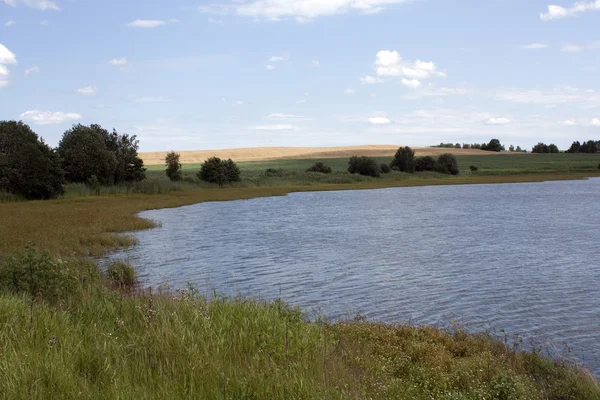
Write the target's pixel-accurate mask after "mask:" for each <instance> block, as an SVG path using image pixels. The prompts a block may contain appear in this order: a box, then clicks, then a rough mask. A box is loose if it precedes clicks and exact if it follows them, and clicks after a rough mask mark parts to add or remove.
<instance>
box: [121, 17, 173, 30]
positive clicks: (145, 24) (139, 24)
mask: <svg viewBox="0 0 600 400" xmlns="http://www.w3.org/2000/svg"><path fill="white" fill-rule="evenodd" d="M165 24H166V22H165V21H161V20H157V19H136V20H135V21H132V22H130V23H128V24H127V26H129V27H131V28H157V27H159V26H162V25H165Z"/></svg>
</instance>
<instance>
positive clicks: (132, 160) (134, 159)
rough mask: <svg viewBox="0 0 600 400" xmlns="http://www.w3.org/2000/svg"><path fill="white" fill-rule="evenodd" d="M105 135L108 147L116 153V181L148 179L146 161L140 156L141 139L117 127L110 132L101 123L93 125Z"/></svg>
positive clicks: (93, 127) (92, 127) (92, 126)
mask: <svg viewBox="0 0 600 400" xmlns="http://www.w3.org/2000/svg"><path fill="white" fill-rule="evenodd" d="M90 128H91V129H93V130H96V131H97V132H100V133H101V134H102V137H104V143H105V144H106V149H107V150H108V151H110V152H111V153H113V154H114V155H115V159H116V164H115V170H114V179H113V180H114V182H115V183H121V182H137V181H142V180H144V179H146V169H145V168H144V162H143V161H142V159H141V158H139V157H138V147H139V140H137V136H135V135H133V136H129V135H128V134H123V135H120V134H119V133H118V132H117V130H116V129H113V131H112V133H109V132H108V131H107V130H106V129H103V128H102V127H101V126H100V125H91V126H90Z"/></svg>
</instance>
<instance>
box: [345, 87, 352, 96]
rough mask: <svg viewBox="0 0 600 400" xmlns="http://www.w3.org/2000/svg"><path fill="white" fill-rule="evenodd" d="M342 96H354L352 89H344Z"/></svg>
mask: <svg viewBox="0 0 600 400" xmlns="http://www.w3.org/2000/svg"><path fill="white" fill-rule="evenodd" d="M344 94H347V95H351V94H354V90H352V89H350V88H348V89H345V90H344Z"/></svg>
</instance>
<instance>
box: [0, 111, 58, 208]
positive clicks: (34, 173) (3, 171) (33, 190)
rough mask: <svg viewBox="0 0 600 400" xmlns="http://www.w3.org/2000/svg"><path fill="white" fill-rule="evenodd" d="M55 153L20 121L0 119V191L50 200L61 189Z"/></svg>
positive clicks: (56, 195) (28, 197) (27, 197)
mask: <svg viewBox="0 0 600 400" xmlns="http://www.w3.org/2000/svg"><path fill="white" fill-rule="evenodd" d="M63 181H64V171H63V170H62V168H61V164H60V159H59V157H58V154H56V152H55V151H54V150H52V149H51V148H50V147H48V145H46V144H45V143H44V141H43V140H42V139H39V138H38V135H36V134H35V133H34V132H33V131H32V130H31V128H30V127H29V126H27V125H25V124H24V123H22V122H16V121H0V192H2V191H5V192H8V193H12V194H14V195H18V196H22V197H24V198H26V199H53V198H56V197H58V196H60V195H61V194H62V193H63V192H64V189H63Z"/></svg>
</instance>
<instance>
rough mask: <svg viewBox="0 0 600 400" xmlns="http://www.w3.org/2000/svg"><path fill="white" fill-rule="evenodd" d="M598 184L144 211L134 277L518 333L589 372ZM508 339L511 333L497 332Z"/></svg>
mask: <svg viewBox="0 0 600 400" xmlns="http://www.w3.org/2000/svg"><path fill="white" fill-rule="evenodd" d="M599 200H600V179H591V180H588V181H563V182H547V183H530V184H505V185H469V186H439V187H417V188H394V189H383V190H371V191H344V192H315V193H299V194H292V195H289V196H286V197H272V198H263V199H255V200H247V201H232V202H221V203H204V204H197V205H193V206H188V207H181V208H178V209H164V210H156V211H148V212H144V213H142V214H141V215H142V216H143V217H145V218H149V219H152V220H156V221H159V222H160V223H161V224H162V226H161V227H160V228H157V229H153V230H148V231H142V232H137V233H135V236H136V237H137V238H138V239H139V242H140V243H139V245H138V246H135V247H132V248H130V249H127V250H124V251H122V252H120V253H117V254H115V255H114V257H118V258H126V259H128V260H129V261H130V262H131V263H132V264H133V265H135V266H136V267H137V268H138V271H139V272H140V275H141V278H142V281H143V283H144V284H145V285H150V286H156V285H159V284H162V283H165V282H168V283H169V284H170V285H171V287H175V288H177V287H187V283H188V282H192V283H194V284H195V285H196V286H197V287H198V289H200V291H201V292H203V293H212V291H213V290H214V291H216V292H218V293H222V294H225V295H238V294H241V295H247V296H251V297H260V298H267V299H273V298H277V297H281V298H282V299H283V300H285V301H287V302H288V303H290V304H293V305H298V306H301V307H302V308H303V309H304V310H307V311H311V310H312V311H315V310H320V311H322V313H324V314H325V315H327V316H328V317H330V318H331V319H338V318H352V317H353V316H354V315H356V314H357V313H360V314H361V315H362V316H364V317H366V318H367V319H368V320H372V321H384V322H410V323H413V324H431V325H437V326H448V325H450V324H452V323H459V324H462V325H464V326H466V327H467V328H468V329H473V330H477V331H481V330H484V329H489V330H495V331H496V332H500V331H501V330H502V329H504V330H505V331H506V332H510V333H511V335H512V333H518V334H519V335H521V337H522V338H523V340H524V343H523V345H524V346H525V347H526V348H530V346H531V345H543V346H545V348H546V349H547V350H548V351H549V352H550V353H551V354H553V355H557V354H559V355H562V356H563V357H566V358H574V359H576V360H577V361H579V362H581V363H583V364H584V365H586V366H587V367H589V368H591V369H592V370H593V371H594V373H595V374H596V375H600V297H599V296H598V282H599V278H600V246H599V243H600V230H599V229H598V222H599V217H600V201H599ZM510 340H511V341H512V336H511V339H510Z"/></svg>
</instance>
